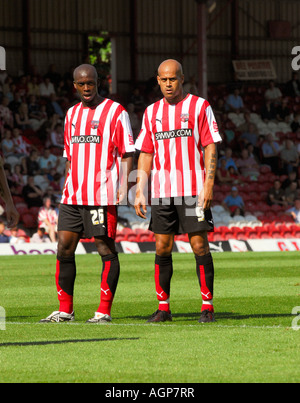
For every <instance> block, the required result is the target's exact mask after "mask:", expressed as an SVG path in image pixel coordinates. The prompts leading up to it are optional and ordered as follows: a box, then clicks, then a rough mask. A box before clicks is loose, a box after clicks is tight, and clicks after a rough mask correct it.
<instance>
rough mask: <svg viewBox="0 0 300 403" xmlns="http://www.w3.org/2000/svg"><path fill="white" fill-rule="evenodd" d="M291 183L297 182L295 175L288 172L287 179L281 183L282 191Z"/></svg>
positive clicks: (292, 172) (293, 172)
mask: <svg viewBox="0 0 300 403" xmlns="http://www.w3.org/2000/svg"><path fill="white" fill-rule="evenodd" d="M292 182H297V173H296V172H295V171H291V172H289V174H288V177H287V178H286V179H284V181H283V182H282V183H281V187H282V189H284V190H285V189H286V188H287V187H289V186H290V184H291V183H292Z"/></svg>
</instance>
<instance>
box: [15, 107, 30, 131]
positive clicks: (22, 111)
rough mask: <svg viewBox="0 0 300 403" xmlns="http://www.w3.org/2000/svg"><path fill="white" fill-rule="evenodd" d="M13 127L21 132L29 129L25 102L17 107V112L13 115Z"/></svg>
mask: <svg viewBox="0 0 300 403" xmlns="http://www.w3.org/2000/svg"><path fill="white" fill-rule="evenodd" d="M14 119H15V126H16V127H18V128H19V129H21V130H26V129H30V128H31V126H30V121H29V116H28V105H27V103H26V102H22V103H21V104H20V106H19V107H18V110H17V111H16V112H15V113H14Z"/></svg>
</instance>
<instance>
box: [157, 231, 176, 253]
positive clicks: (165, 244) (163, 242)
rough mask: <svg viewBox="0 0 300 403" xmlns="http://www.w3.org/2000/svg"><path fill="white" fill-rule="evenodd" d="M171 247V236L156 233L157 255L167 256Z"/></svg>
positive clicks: (170, 251)
mask: <svg viewBox="0 0 300 403" xmlns="http://www.w3.org/2000/svg"><path fill="white" fill-rule="evenodd" d="M172 249H173V238H171V237H161V236H157V235H156V254H157V255H159V256H169V255H170V254H171V253H172Z"/></svg>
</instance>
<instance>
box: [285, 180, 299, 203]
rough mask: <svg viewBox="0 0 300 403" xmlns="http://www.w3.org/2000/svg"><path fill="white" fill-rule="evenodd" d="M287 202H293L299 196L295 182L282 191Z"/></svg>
mask: <svg viewBox="0 0 300 403" xmlns="http://www.w3.org/2000/svg"><path fill="white" fill-rule="evenodd" d="M284 195H285V199H286V201H287V204H293V203H294V201H295V200H296V199H298V198H299V197H300V194H299V189H298V184H297V182H292V183H291V184H290V186H288V187H287V188H286V189H285V191H284Z"/></svg>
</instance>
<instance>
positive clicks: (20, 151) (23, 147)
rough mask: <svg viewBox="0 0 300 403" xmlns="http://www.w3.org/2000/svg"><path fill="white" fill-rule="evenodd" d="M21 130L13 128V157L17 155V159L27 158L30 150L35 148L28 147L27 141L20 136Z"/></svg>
mask: <svg viewBox="0 0 300 403" xmlns="http://www.w3.org/2000/svg"><path fill="white" fill-rule="evenodd" d="M21 133H22V132H21V130H20V129H19V128H17V127H15V128H14V129H13V139H12V140H13V143H14V146H15V152H14V153H15V155H17V156H18V157H27V156H29V153H30V150H31V148H35V147H32V145H30V144H29V143H28V142H27V140H26V139H25V137H23V136H22V134H21Z"/></svg>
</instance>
